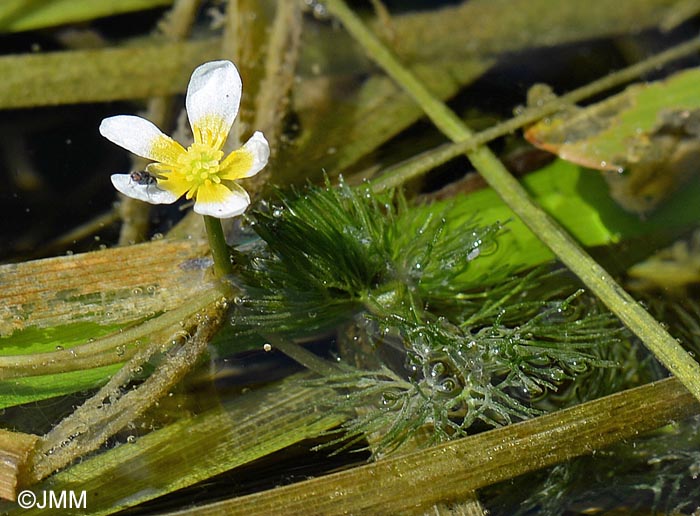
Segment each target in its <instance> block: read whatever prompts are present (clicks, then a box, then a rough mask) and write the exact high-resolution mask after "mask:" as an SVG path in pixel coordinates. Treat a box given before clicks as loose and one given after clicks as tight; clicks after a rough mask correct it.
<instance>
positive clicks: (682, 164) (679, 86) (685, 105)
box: [526, 68, 700, 212]
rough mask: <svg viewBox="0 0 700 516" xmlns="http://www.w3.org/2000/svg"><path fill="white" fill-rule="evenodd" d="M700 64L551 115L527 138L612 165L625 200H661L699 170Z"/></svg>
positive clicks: (641, 206)
mask: <svg viewBox="0 0 700 516" xmlns="http://www.w3.org/2000/svg"><path fill="white" fill-rule="evenodd" d="M699 85H700V68H691V69H688V70H684V71H682V72H679V73H676V74H674V75H672V76H670V77H669V78H667V79H665V80H664V81H659V82H653V83H649V84H635V85H632V86H629V87H628V88H627V89H625V91H623V92H622V93H620V94H618V95H614V96H612V97H609V98H607V99H606V100H604V101H602V102H599V103H597V104H593V105H591V106H589V107H586V108H584V109H579V110H576V111H572V112H566V113H564V114H562V115H561V116H557V117H554V118H552V119H546V120H544V121H542V122H539V123H538V124H536V125H534V126H533V127H531V128H530V129H529V130H528V131H527V132H526V137H527V139H528V140H529V141H530V142H531V143H533V144H534V145H537V146H538V147H541V148H543V149H546V150H549V151H551V152H554V153H556V154H557V155H559V156H560V157H562V158H564V159H566V160H569V161H572V162H574V163H578V164H579V165H583V166H586V167H590V168H595V169H598V170H602V171H604V175H605V177H606V179H607V180H608V182H609V183H610V186H611V193H612V195H613V197H615V198H616V199H617V200H618V202H619V203H620V204H621V205H622V206H624V207H625V208H627V209H629V210H631V211H636V212H646V211H649V210H650V209H652V208H655V207H656V206H657V205H658V204H659V203H660V202H661V201H662V200H664V199H666V198H667V197H668V196H669V195H670V194H671V193H672V192H673V191H675V190H676V189H677V188H678V187H679V186H680V185H682V184H684V183H685V182H686V181H687V180H688V179H689V178H690V177H691V176H693V175H694V174H695V173H696V172H697V162H698V159H699V158H700V89H699V88H698V86H699Z"/></svg>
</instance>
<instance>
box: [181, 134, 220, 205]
mask: <svg viewBox="0 0 700 516" xmlns="http://www.w3.org/2000/svg"><path fill="white" fill-rule="evenodd" d="M223 157H224V153H223V152H222V151H220V150H218V149H215V148H212V147H210V146H209V145H207V144H205V143H196V142H195V143H193V144H192V145H190V146H189V147H188V149H187V152H186V153H185V154H183V155H181V156H180V158H179V160H178V170H180V171H181V172H182V175H183V176H184V178H185V181H187V183H189V190H188V191H187V194H186V197H187V199H191V198H192V197H193V196H194V194H195V193H196V192H197V190H198V189H199V188H200V187H201V186H202V185H206V186H209V185H211V184H212V183H217V184H218V183H220V182H221V178H220V177H219V175H218V174H219V170H220V167H221V159H222V158H223Z"/></svg>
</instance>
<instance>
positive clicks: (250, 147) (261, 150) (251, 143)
mask: <svg viewBox="0 0 700 516" xmlns="http://www.w3.org/2000/svg"><path fill="white" fill-rule="evenodd" d="M243 148H244V149H245V150H246V151H247V152H249V153H250V154H251V155H252V156H253V164H252V165H251V167H250V170H248V172H246V174H245V175H244V176H241V177H250V176H254V175H255V174H257V173H258V172H260V171H261V170H262V169H263V168H265V165H267V160H268V159H270V144H269V143H267V139H266V138H265V136H264V135H263V133H261V132H260V131H255V133H254V134H253V136H251V137H250V139H249V140H248V141H247V142H245V145H244V146H243Z"/></svg>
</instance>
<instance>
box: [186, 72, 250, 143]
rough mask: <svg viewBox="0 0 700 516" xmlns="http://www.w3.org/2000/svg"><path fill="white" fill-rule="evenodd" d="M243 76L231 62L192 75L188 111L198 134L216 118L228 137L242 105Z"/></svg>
mask: <svg viewBox="0 0 700 516" xmlns="http://www.w3.org/2000/svg"><path fill="white" fill-rule="evenodd" d="M241 89H242V84H241V76H240V75H239V74H238V70H237V69H236V66H235V65H234V64H233V63H232V62H231V61H210V62H208V63H204V64H203V65H201V66H199V67H197V68H196V69H195V71H194V72H192V77H191V78H190V84H189V85H188V86H187V97H186V99H185V107H186V108H187V117H188V118H189V120H190V126H191V127H192V130H193V131H196V130H197V128H198V127H200V126H201V125H202V124H204V125H207V121H208V119H211V118H214V119H215V120H216V121H217V122H218V123H217V126H220V127H218V129H219V130H221V131H222V132H223V133H225V134H226V135H228V133H229V131H230V130H231V126H232V125H233V121H234V119H235V118H236V115H237V114H238V106H239V105H240V103H241Z"/></svg>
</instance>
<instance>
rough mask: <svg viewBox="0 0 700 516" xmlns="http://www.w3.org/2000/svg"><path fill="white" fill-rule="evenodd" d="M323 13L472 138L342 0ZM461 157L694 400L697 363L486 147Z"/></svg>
mask: <svg viewBox="0 0 700 516" xmlns="http://www.w3.org/2000/svg"><path fill="white" fill-rule="evenodd" d="M326 5H327V7H328V10H329V12H330V13H331V14H332V15H333V16H335V17H337V18H338V19H339V20H340V21H341V23H342V24H343V25H344V26H345V28H346V30H347V31H348V32H349V33H350V34H351V35H352V36H353V38H355V40H357V42H358V43H359V44H360V45H361V46H362V47H363V48H364V50H365V52H366V53H367V55H368V56H369V57H370V59H372V60H374V61H375V62H376V63H377V64H378V65H379V66H381V67H382V68H383V69H384V71H385V72H386V73H387V74H388V75H389V76H390V77H391V78H392V79H394V80H395V81H396V82H397V83H398V84H399V85H400V86H401V88H403V89H404V91H406V92H407V93H408V94H409V95H411V97H413V99H414V100H415V101H416V102H417V103H418V104H419V105H420V106H421V108H422V109H423V111H424V112H425V113H426V114H427V115H428V117H429V118H430V119H431V121H432V122H433V123H434V124H435V126H436V127H437V128H438V129H440V130H441V131H442V132H443V133H444V134H445V135H447V136H448V137H449V138H450V139H451V140H452V141H454V142H460V141H464V140H467V139H469V138H471V137H472V135H473V133H472V131H470V130H469V128H467V127H466V126H465V125H464V123H463V122H462V120H461V119H460V118H459V117H458V116H457V115H455V113H454V112H453V111H451V110H450V109H449V108H448V107H447V106H446V105H445V104H444V103H443V102H442V101H441V100H440V99H438V98H436V97H435V96H434V95H433V94H432V93H430V91H428V89H427V88H426V87H425V86H424V84H423V83H422V82H421V81H419V80H418V79H417V78H416V77H415V76H414V75H413V74H412V73H411V72H410V71H409V70H408V69H407V68H405V67H404V66H403V65H402V64H401V63H399V61H398V60H397V59H396V57H395V56H394V55H393V54H392V53H391V52H390V51H389V50H388V49H387V48H386V47H385V46H384V45H383V44H382V43H381V42H380V41H379V40H378V39H377V38H376V37H375V36H374V34H373V33H372V32H371V31H370V30H369V29H368V28H367V27H366V26H365V24H364V23H363V22H362V21H361V20H360V18H358V17H357V16H356V15H355V14H354V13H353V12H352V11H351V10H350V9H349V8H348V7H347V5H346V4H345V2H344V1H343V0H327V1H326ZM467 157H468V158H469V160H470V161H471V163H472V164H473V165H474V167H475V168H476V169H477V170H478V171H479V173H480V174H481V175H482V177H483V178H484V179H485V180H486V181H487V182H488V183H489V185H490V186H491V187H492V188H493V189H494V190H495V191H496V192H497V193H498V194H499V196H500V197H501V198H502V199H503V201H504V202H505V203H506V204H507V205H508V206H509V207H510V208H511V209H512V210H513V212H514V213H515V214H516V215H518V216H519V217H520V218H521V219H522V221H523V222H524V223H525V224H526V225H527V226H528V227H529V228H530V229H531V230H532V232H533V233H534V234H535V235H536V236H537V237H538V238H539V239H540V240H542V242H543V243H544V244H545V245H546V246H547V247H549V248H550V249H551V250H552V251H553V252H554V254H555V255H556V256H557V258H558V259H559V260H560V261H561V262H562V263H564V264H565V265H566V266H567V267H568V268H569V269H571V270H572V271H573V272H574V273H575V274H576V275H577V276H578V277H579V278H580V279H581V281H582V282H583V283H584V284H585V285H586V286H587V287H588V288H589V289H591V291H592V292H594V293H595V294H596V295H597V296H598V297H599V298H600V300H601V301H603V303H605V305H606V306H607V307H608V308H609V309H610V310H611V311H612V312H613V313H614V314H615V315H617V316H618V317H619V318H620V320H621V321H622V322H623V324H625V325H626V326H627V327H628V328H629V329H630V330H632V331H633V332H634V333H635V334H636V335H637V336H638V337H639V338H640V339H641V340H642V342H643V343H644V344H645V346H647V348H649V350H650V351H651V352H652V353H654V355H656V357H657V358H658V359H659V360H660V361H661V362H662V363H663V364H664V365H665V366H666V367H667V368H668V369H669V371H671V372H672V373H673V374H674V375H675V376H677V377H678V379H679V380H680V381H681V383H683V385H684V386H685V387H686V388H687V389H688V390H689V391H690V392H691V393H692V394H693V395H694V396H695V397H696V398H697V399H699V400H700V364H698V363H697V362H695V360H693V359H692V358H691V357H690V356H689V355H688V353H686V351H685V350H684V349H683V348H682V347H681V345H680V344H679V343H678V342H677V341H676V340H675V339H674V338H673V337H672V336H671V335H670V334H669V333H668V332H667V331H666V330H664V329H663V328H662V327H661V325H660V324H659V323H658V322H657V321H656V320H655V319H654V318H653V317H652V316H651V315H650V314H649V313H648V312H647V311H646V310H644V308H642V307H641V306H640V305H639V304H638V303H637V302H636V301H635V299H634V298H633V297H632V296H630V295H629V294H628V293H627V292H626V291H625V290H624V289H623V288H622V287H621V286H620V285H618V284H617V282H615V281H614V279H613V278H612V277H611V276H610V275H609V274H608V273H607V271H606V270H605V269H604V268H602V267H601V266H600V265H599V264H598V263H597V262H596V261H595V260H593V259H592V258H591V257H590V256H588V254H587V253H586V252H585V251H584V250H583V249H582V248H581V247H580V246H579V245H578V243H577V242H576V241H575V240H574V239H573V238H572V237H571V236H570V235H569V234H568V233H567V232H566V231H565V230H564V229H563V228H562V227H561V226H559V224H557V223H556V222H555V221H554V220H553V219H552V218H550V217H549V215H548V214H547V213H546V212H545V211H544V210H542V209H541V208H540V207H539V206H538V205H537V204H536V203H535V202H534V201H533V200H532V199H531V198H530V196H529V195H528V194H527V192H526V191H525V189H524V188H523V187H522V186H521V185H520V183H518V181H517V180H516V179H515V178H513V176H511V175H510V173H509V172H508V171H507V170H506V169H505V167H504V166H503V164H502V163H501V162H500V160H499V159H498V158H497V157H496V156H495V155H494V154H493V153H492V152H491V151H490V150H489V149H488V148H487V147H479V148H476V149H474V150H471V151H468V152H467Z"/></svg>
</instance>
